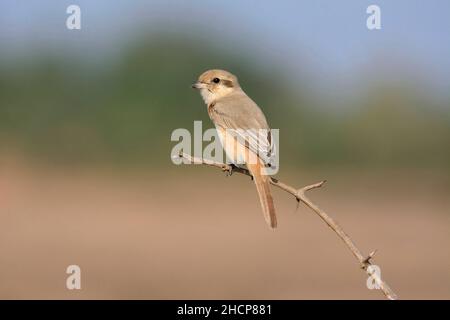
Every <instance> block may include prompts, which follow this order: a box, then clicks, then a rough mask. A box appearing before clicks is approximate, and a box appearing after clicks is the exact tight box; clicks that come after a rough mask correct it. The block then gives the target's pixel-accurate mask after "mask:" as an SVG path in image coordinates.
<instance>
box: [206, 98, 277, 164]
mask: <svg viewBox="0 0 450 320" xmlns="http://www.w3.org/2000/svg"><path fill="white" fill-rule="evenodd" d="M210 116H211V119H212V120H213V121H214V124H215V125H216V126H219V127H221V128H223V129H225V130H229V131H228V132H230V133H231V134H234V135H235V136H236V137H237V138H238V139H239V140H238V141H240V142H241V141H242V142H244V143H245V146H246V147H247V148H249V149H250V150H251V151H252V152H254V153H255V154H257V155H259V157H260V158H261V160H263V162H264V163H265V164H266V165H272V161H271V160H272V159H273V157H274V155H275V145H274V141H273V137H272V132H271V131H270V128H269V126H268V124H267V120H266V117H265V116H264V114H263V113H262V111H261V109H260V108H259V107H258V105H257V104H256V103H255V102H253V100H251V99H250V98H249V97H248V96H247V95H246V94H245V93H244V92H239V93H237V94H233V95H231V96H227V97H226V98H223V99H219V100H218V101H216V103H215V105H214V106H213V107H212V110H211V112H210Z"/></svg>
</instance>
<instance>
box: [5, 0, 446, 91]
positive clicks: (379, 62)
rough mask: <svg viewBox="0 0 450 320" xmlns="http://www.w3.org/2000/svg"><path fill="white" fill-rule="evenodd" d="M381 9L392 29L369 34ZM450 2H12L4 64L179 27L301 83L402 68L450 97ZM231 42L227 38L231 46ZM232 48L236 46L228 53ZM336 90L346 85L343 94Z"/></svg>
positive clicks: (108, 49)
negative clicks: (78, 14) (370, 14)
mask: <svg viewBox="0 0 450 320" xmlns="http://www.w3.org/2000/svg"><path fill="white" fill-rule="evenodd" d="M69 4H78V5H79V6H80V7H81V10H82V30H81V31H80V33H79V34H77V35H74V34H73V33H71V34H70V35H69V34H68V31H67V30H66V29H65V19H66V17H67V14H66V13H65V10H66V8H67V6H68V5H69ZM370 4H376V5H378V6H380V8H381V19H382V20H381V21H382V29H381V30H377V31H369V30H368V29H367V28H366V19H367V14H366V8H367V6H368V5H370ZM449 15H450V1H447V0H440V1H438V0H434V1H425V0H423V1H419V0H409V1H408V0H395V1H393V0H391V1H364V0H342V1H333V0H308V1H256V0H253V1H245V0H244V1H207V0H201V1H200V0H197V1H195V0H191V1H182V0H177V1H130V0H128V1H126V0H116V1H114V0H97V1H89V0H83V1H82V0H72V1H65V0H63V1H52V0H40V1H39V0H30V1H17V0H2V1H1V2H0V43H1V45H0V57H2V58H4V59H7V58H8V57H9V56H17V55H29V54H30V53H31V55H32V54H33V52H34V51H36V50H38V49H40V50H46V49H48V48H51V50H61V51H64V50H70V51H72V52H75V53H77V54H79V55H80V56H83V55H85V56H89V54H92V53H94V54H97V53H100V55H104V54H114V53H115V52H117V51H120V49H118V48H120V46H121V45H122V44H124V43H125V42H126V41H128V40H129V39H131V38H133V37H134V36H136V35H137V34H139V33H140V32H148V31H150V32H152V31H153V30H155V31H156V30H161V29H164V30H169V31H172V32H177V33H180V34H183V35H185V36H187V37H189V36H194V35H195V33H196V32H198V30H201V31H202V32H204V33H205V34H207V35H208V34H209V35H211V36H207V37H208V39H207V40H208V41H210V42H211V44H212V45H215V46H219V47H220V46H221V45H222V44H223V43H230V42H231V43H235V44H237V46H236V47H239V48H242V49H243V50H245V51H246V52H250V53H251V54H252V55H254V56H255V59H258V60H260V61H262V62H263V63H264V62H265V61H270V62H275V63H279V64H280V65H285V68H286V70H289V71H288V72H290V73H291V76H292V77H293V78H295V77H296V76H298V75H299V74H301V73H302V72H309V73H311V74H313V75H314V77H315V79H316V83H315V85H314V87H315V88H316V90H319V91H320V90H326V89H327V88H329V87H332V88H335V91H339V87H348V86H356V85H358V83H359V81H360V80H361V77H367V76H370V73H371V72H378V71H379V69H380V67H381V68H384V69H386V70H389V69H390V67H392V66H394V67H395V68H394V69H395V71H393V72H392V74H391V75H389V76H392V77H394V78H395V76H396V73H398V70H400V71H401V72H405V74H406V77H410V78H415V77H416V75H419V76H420V77H421V78H422V79H421V81H422V82H423V84H424V86H426V90H431V92H438V93H440V94H442V95H445V94H446V93H448V92H449V91H450V19H449ZM224 39H225V40H226V41H224ZM223 49H224V50H233V48H229V46H228V47H224V48H223ZM336 88H338V89H337V90H336Z"/></svg>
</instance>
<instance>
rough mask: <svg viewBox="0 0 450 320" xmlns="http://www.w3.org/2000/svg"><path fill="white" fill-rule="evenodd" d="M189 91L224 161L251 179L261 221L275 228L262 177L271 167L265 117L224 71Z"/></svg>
mask: <svg viewBox="0 0 450 320" xmlns="http://www.w3.org/2000/svg"><path fill="white" fill-rule="evenodd" d="M192 87H193V88H195V89H198V90H200V94H201V96H202V97H203V100H204V101H205V103H206V105H207V107H208V114H209V117H210V118H211V120H212V121H213V123H214V125H215V126H216V129H217V132H218V135H219V138H220V141H221V143H222V146H223V149H224V150H225V152H226V154H227V156H228V158H229V159H230V160H231V161H232V162H233V164H236V165H239V164H245V166H246V167H247V169H248V170H249V171H250V173H251V175H252V176H253V181H254V182H255V185H256V190H257V192H258V195H259V200H260V202H261V207H262V211H263V213H264V218H265V220H266V222H267V224H268V225H269V227H270V228H275V227H276V226H277V218H276V215H275V207H274V204H273V198H272V194H271V192H270V176H269V175H267V173H266V168H267V167H270V166H271V165H272V164H271V159H272V157H273V154H274V144H273V138H272V133H271V131H270V128H269V126H268V124H267V120H266V117H265V116H264V114H263V112H262V111H261V109H260V108H259V107H258V105H257V104H256V103H255V102H254V101H253V100H252V99H250V97H248V96H247V94H245V92H244V91H243V90H242V88H241V87H240V85H239V82H238V79H237V77H236V76H234V75H233V74H231V73H230V72H228V71H224V70H208V71H206V72H204V73H203V74H201V75H200V77H199V78H198V80H197V82H196V83H194V84H193V85H192Z"/></svg>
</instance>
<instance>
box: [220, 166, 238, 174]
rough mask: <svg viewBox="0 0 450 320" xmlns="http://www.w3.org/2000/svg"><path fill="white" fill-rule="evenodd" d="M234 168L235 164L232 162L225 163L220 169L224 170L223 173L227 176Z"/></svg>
mask: <svg viewBox="0 0 450 320" xmlns="http://www.w3.org/2000/svg"><path fill="white" fill-rule="evenodd" d="M234 169H236V166H235V165H234V164H226V165H224V166H223V167H222V171H223V172H225V175H226V176H227V177H229V176H231V175H232V174H233V170H234Z"/></svg>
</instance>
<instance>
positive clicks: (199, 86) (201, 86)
mask: <svg viewBox="0 0 450 320" xmlns="http://www.w3.org/2000/svg"><path fill="white" fill-rule="evenodd" d="M192 88H193V89H205V88H206V84H205V83H201V82H196V83H194V84H193V85H192Z"/></svg>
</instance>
